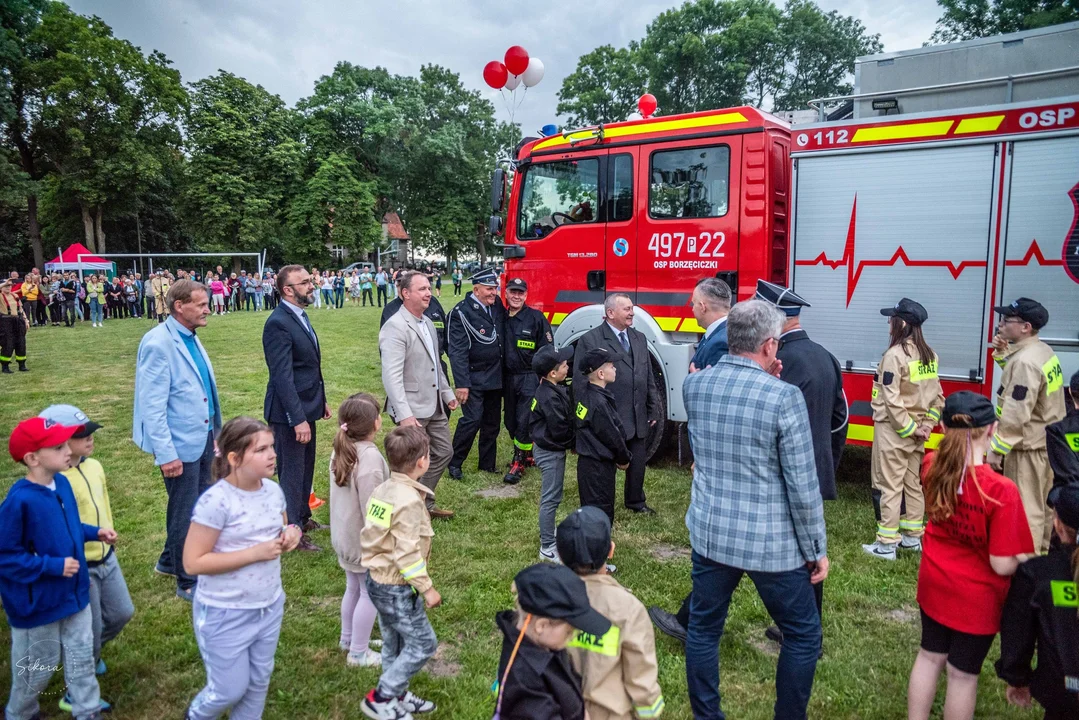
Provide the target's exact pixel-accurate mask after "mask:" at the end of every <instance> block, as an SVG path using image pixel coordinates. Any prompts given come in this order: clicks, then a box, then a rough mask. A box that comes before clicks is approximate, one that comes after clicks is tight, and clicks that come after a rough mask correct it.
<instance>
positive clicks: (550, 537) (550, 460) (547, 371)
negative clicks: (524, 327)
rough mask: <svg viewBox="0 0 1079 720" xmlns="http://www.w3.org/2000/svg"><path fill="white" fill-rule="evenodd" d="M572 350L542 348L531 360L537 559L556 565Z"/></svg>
mask: <svg viewBox="0 0 1079 720" xmlns="http://www.w3.org/2000/svg"><path fill="white" fill-rule="evenodd" d="M571 359H573V347H572V346H569V347H564V348H562V349H561V350H556V349H555V347H554V345H544V346H543V347H542V348H541V349H540V350H538V351H537V352H536V354H535V355H534V356H533V358H532V370H533V371H535V373H536V377H538V378H540V382H539V387H537V388H536V395H535V397H533V398H532V402H531V403H529V405H530V407H531V414H530V417H529V432H530V433H531V434H532V445H533V450H532V452H533V454H534V455H535V458H536V464H537V465H539V469H540V473H541V484H540V507H539V532H540V551H539V555H540V560H546V561H547V562H558V550H557V549H556V548H555V542H554V539H555V537H554V519H555V513H556V512H557V511H558V506H559V505H560V504H562V489H563V487H564V485H565V479H566V451H567V450H569V449H570V448H571V447H573V414H572V413H573V410H572V408H571V406H570V401H569V389H568V388H566V387H565V386H564V385H562V384H561V383H562V381H563V380H565V379H566V375H568V374H569V361H570V360H571Z"/></svg>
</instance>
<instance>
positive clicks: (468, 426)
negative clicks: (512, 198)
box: [446, 268, 506, 480]
mask: <svg viewBox="0 0 1079 720" xmlns="http://www.w3.org/2000/svg"><path fill="white" fill-rule="evenodd" d="M470 280H471V281H472V292H470V293H468V294H467V295H465V298H464V300H462V301H461V302H459V303H457V305H455V306H454V308H453V310H450V314H449V317H448V319H447V320H446V343H447V344H448V345H449V349H450V350H449V355H450V367H451V368H452V370H453V386H454V394H455V395H456V396H457V402H459V403H461V412H462V415H461V419H460V420H458V421H457V429H456V430H455V431H454V433H453V458H452V459H451V460H450V467H449V470H450V477H452V478H453V479H455V480H460V479H461V475H462V473H461V466H462V465H464V462H465V458H467V457H468V453H469V451H470V450H471V449H472V441H473V440H474V439H475V438H476V433H477V432H479V434H480V460H479V469H480V470H483V471H485V472H492V473H493V472H498V470H497V469H496V464H497V463H496V442H497V440H498V424H499V417H498V416H499V415H500V413H501V410H502V345H503V335H504V332H503V331H504V327H505V323H506V308H504V307H503V306H502V301H501V300H499V299H498V275H497V273H495V271H494V270H492V269H490V268H488V269H485V270H481V271H479V272H478V273H476V274H475V275H473V276H472V277H471V278H470Z"/></svg>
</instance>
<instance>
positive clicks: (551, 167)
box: [517, 158, 599, 240]
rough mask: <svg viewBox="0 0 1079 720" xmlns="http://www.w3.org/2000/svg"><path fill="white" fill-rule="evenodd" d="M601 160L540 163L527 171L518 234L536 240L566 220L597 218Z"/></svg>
mask: <svg viewBox="0 0 1079 720" xmlns="http://www.w3.org/2000/svg"><path fill="white" fill-rule="evenodd" d="M598 201H599V160H598V159H597V158H582V159H580V160H560V161H557V162H547V163H537V164H535V165H532V166H531V167H529V168H528V169H527V170H526V171H525V177H524V185H523V186H522V188H521V198H520V203H519V204H518V208H519V209H518V212H517V237H518V239H520V240H535V239H537V238H541V237H546V236H547V235H550V234H551V233H552V232H553V231H554V230H555V228H557V227H558V226H560V225H565V224H566V223H589V222H595V221H596V212H595V208H596V207H597V204H598Z"/></svg>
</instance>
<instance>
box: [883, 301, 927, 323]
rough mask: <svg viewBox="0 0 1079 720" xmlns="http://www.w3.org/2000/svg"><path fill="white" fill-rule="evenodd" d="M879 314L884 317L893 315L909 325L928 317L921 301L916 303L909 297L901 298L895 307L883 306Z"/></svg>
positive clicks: (922, 321)
mask: <svg viewBox="0 0 1079 720" xmlns="http://www.w3.org/2000/svg"><path fill="white" fill-rule="evenodd" d="M880 314H881V315H883V316H884V317H892V316H895V317H897V318H899V319H900V320H902V321H904V322H907V323H910V324H911V325H921V324H922V323H924V322H925V321H926V320H928V319H929V313H928V312H926V310H925V308H924V307H922V305H921V303H917V302H915V301H913V300H911V299H910V298H903V299H902V300H900V301H899V302H897V303H896V304H895V307H890V308H883V309H882V310H881V311H880Z"/></svg>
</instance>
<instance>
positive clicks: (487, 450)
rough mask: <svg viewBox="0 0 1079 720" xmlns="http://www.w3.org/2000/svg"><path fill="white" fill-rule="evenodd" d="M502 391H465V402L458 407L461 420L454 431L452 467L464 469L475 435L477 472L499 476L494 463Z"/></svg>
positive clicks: (472, 389) (473, 389)
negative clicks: (478, 458)
mask: <svg viewBox="0 0 1079 720" xmlns="http://www.w3.org/2000/svg"><path fill="white" fill-rule="evenodd" d="M501 406H502V391H501V390H476V389H475V388H471V389H470V390H469V391H468V402H466V403H465V404H464V405H462V406H461V419H460V420H458V421H457V429H456V430H454V431H453V459H452V460H450V465H451V466H452V467H456V468H459V467H461V466H462V465H464V462H465V458H467V457H468V453H469V451H471V450H472V441H473V440H474V439H475V438H476V433H477V432H478V433H479V434H480V464H479V468H480V470H485V471H487V472H498V471H497V470H496V469H495V465H496V460H497V452H496V450H497V441H498V415H499V413H500V411H501V410H502V407H501Z"/></svg>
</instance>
